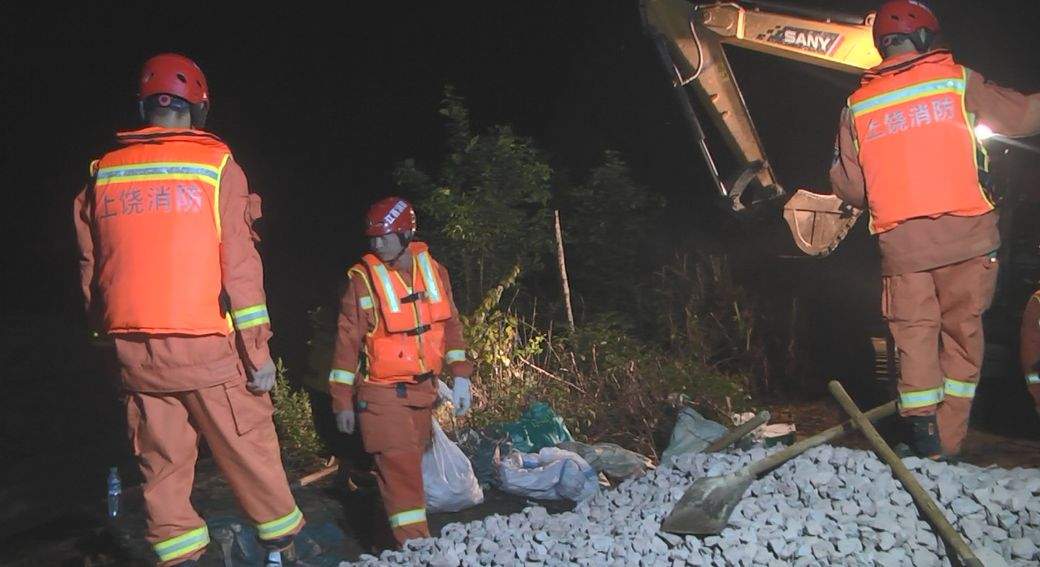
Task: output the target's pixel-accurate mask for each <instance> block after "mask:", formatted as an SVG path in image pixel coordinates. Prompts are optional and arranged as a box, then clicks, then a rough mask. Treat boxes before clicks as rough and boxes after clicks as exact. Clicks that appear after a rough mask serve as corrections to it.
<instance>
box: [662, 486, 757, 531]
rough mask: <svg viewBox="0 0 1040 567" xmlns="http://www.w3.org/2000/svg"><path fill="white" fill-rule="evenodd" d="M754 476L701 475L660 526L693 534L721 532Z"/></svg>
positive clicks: (666, 529)
mask: <svg viewBox="0 0 1040 567" xmlns="http://www.w3.org/2000/svg"><path fill="white" fill-rule="evenodd" d="M753 480H754V477H752V476H750V475H747V474H740V473H737V474H729V475H725V476H715V477H706V478H698V479H697V480H695V481H693V484H692V485H690V488H688V489H686V493H685V494H683V497H682V498H681V499H680V500H679V502H677V503H676V504H675V507H673V508H672V511H671V513H669V514H668V517H666V518H665V519H664V522H662V523H661V530H662V531H665V532H668V533H673V534H691V535H715V534H718V533H721V532H722V530H723V528H725V527H726V525H727V524H728V523H729V517H730V515H731V514H733V509H734V508H736V507H737V504H739V503H740V500H741V498H743V497H744V493H745V492H747V489H748V487H749V486H751V482H752V481H753Z"/></svg>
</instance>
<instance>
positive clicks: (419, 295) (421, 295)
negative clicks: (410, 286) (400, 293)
mask: <svg viewBox="0 0 1040 567" xmlns="http://www.w3.org/2000/svg"><path fill="white" fill-rule="evenodd" d="M422 299H426V292H425V291H417V292H415V293H410V294H408V295H406V296H404V297H402V298H401V303H415V302H416V301H419V300H422Z"/></svg>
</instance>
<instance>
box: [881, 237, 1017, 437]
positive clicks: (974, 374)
mask: <svg viewBox="0 0 1040 567" xmlns="http://www.w3.org/2000/svg"><path fill="white" fill-rule="evenodd" d="M882 283H883V292H882V296H883V298H882V312H883V313H884V316H885V319H886V320H887V321H888V326H889V329H890V330H891V331H892V336H893V337H894V338H895V341H896V347H897V348H898V349H899V356H900V370H901V376H900V379H899V386H898V388H899V405H900V413H901V414H902V415H904V416H911V415H933V414H934V415H936V419H937V422H938V426H939V441H940V442H941V443H942V450H943V453H944V454H949V455H955V454H957V452H958V451H960V446H961V442H963V441H964V437H965V436H966V435H967V433H968V417H969V415H970V413H971V403H972V400H973V399H974V398H975V386H976V384H977V383H978V381H979V376H980V374H981V370H982V357H983V350H984V347H985V342H984V340H983V334H982V314H983V313H985V312H986V310H987V309H989V306H990V303H991V302H992V300H993V293H994V291H995V289H996V285H997V261H996V259H995V258H991V257H990V256H979V257H977V258H972V259H971V260H967V261H964V262H960V263H957V264H952V265H949V266H943V267H941V268H936V269H934V270H929V271H927V272H914V273H908V274H900V275H897V276H886V277H885V278H884V280H883V282H882Z"/></svg>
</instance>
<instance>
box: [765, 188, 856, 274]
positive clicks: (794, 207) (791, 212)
mask: <svg viewBox="0 0 1040 567" xmlns="http://www.w3.org/2000/svg"><path fill="white" fill-rule="evenodd" d="M861 213H862V211H861V210H859V209H856V208H854V207H852V206H851V205H848V204H846V203H844V202H843V201H842V200H841V199H839V198H838V197H835V196H834V195H820V194H819V193H810V192H809V191H806V190H804V189H799V190H798V191H795V194H794V195H793V196H792V197H791V198H790V199H788V201H787V203H786V204H785V205H784V220H785V221H787V226H788V227H789V228H790V229H791V235H792V236H793V237H794V242H795V244H797V245H798V248H800V249H801V250H802V252H805V253H806V254H808V255H810V256H819V257H823V256H827V255H828V254H830V253H831V252H833V251H834V249H835V248H837V247H838V244H839V243H841V241H842V239H844V238H845V235H847V234H848V233H849V230H851V229H852V225H854V224H856V220H857V219H859V215H860V214H861Z"/></svg>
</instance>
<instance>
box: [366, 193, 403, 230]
mask: <svg viewBox="0 0 1040 567" xmlns="http://www.w3.org/2000/svg"><path fill="white" fill-rule="evenodd" d="M409 230H412V231H414V230H415V209H413V208H412V205H411V203H409V202H408V201H405V200H404V199H402V198H400V197H387V198H385V199H381V200H379V201H376V203H375V204H374V205H372V206H371V207H369V209H368V213H366V214H365V236H383V235H385V234H390V233H394V232H396V233H397V234H403V233H405V232H408V231H409Z"/></svg>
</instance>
